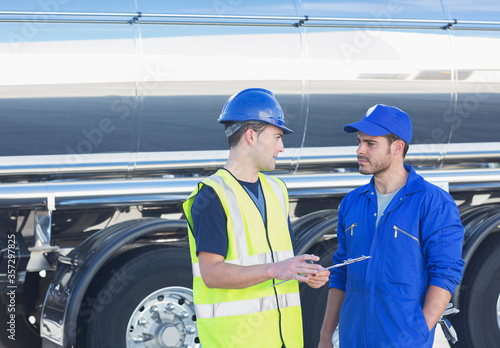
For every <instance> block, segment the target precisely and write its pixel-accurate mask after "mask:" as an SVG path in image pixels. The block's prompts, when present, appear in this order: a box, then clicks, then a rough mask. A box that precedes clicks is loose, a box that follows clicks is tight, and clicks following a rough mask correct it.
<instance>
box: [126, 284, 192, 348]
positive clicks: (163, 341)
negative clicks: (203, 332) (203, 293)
mask: <svg viewBox="0 0 500 348" xmlns="http://www.w3.org/2000/svg"><path fill="white" fill-rule="evenodd" d="M127 328H128V332H127V348H142V347H148V348H199V347H201V345H200V343H199V339H198V330H197V327H196V315H195V310H194V303H193V291H192V290H191V289H188V288H183V287H168V288H164V289H160V290H158V291H155V292H154V293H152V294H150V295H149V296H147V297H146V298H145V299H144V300H142V302H141V303H140V304H139V305H138V306H137V307H136V309H135V310H134V312H133V313H132V316H131V317H130V320H129V323H128V326H127Z"/></svg>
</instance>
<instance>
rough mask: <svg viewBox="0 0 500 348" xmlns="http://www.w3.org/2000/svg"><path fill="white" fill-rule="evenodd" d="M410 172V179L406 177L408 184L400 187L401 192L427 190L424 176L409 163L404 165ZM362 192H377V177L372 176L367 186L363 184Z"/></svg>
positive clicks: (407, 193)
mask: <svg viewBox="0 0 500 348" xmlns="http://www.w3.org/2000/svg"><path fill="white" fill-rule="evenodd" d="M404 167H405V169H406V171H407V172H408V173H409V174H408V179H406V184H405V185H404V186H403V187H402V188H401V189H400V193H402V194H404V195H405V196H406V195H409V194H412V193H415V192H418V191H422V190H425V180H424V178H422V176H420V175H418V174H417V173H416V172H415V169H413V167H412V166H411V165H409V164H405V165H404ZM360 189H361V192H363V193H366V192H375V179H374V178H373V176H372V178H371V180H370V182H369V183H368V184H366V185H365V186H362V187H361V188H360Z"/></svg>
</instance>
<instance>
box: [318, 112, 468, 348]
mask: <svg viewBox="0 0 500 348" xmlns="http://www.w3.org/2000/svg"><path fill="white" fill-rule="evenodd" d="M344 131H346V132H347V133H357V139H358V143H359V146H358V148H357V151H356V153H357V155H358V165H359V171H360V173H362V174H367V175H368V174H371V175H373V177H372V179H371V181H370V183H369V184H367V185H364V186H361V187H359V188H357V189H356V190H354V191H352V192H350V193H349V194H348V195H347V196H346V197H345V198H344V199H343V200H342V203H341V205H340V208H339V214H338V215H339V219H338V228H337V238H338V250H337V252H336V253H335V255H334V256H333V261H334V263H339V262H342V261H343V260H346V259H349V258H355V257H358V256H360V255H370V256H372V258H371V259H369V260H368V261H367V262H359V263H356V264H353V265H351V266H349V267H344V268H337V269H334V270H332V272H331V276H330V290H329V295H328V304H327V309H326V313H325V318H324V321H323V326H322V328H321V338H320V344H319V347H321V348H324V347H332V346H333V345H332V334H333V333H334V330H335V328H336V327H337V324H338V326H339V338H340V347H391V348H399V347H412V348H414V347H432V345H433V341H434V329H435V326H436V323H437V322H438V320H439V319H440V317H441V315H442V314H443V312H444V310H445V308H446V306H447V304H448V303H449V301H450V299H451V295H452V294H453V292H454V290H455V288H456V286H457V285H458V283H459V282H460V280H461V277H462V270H463V266H464V261H463V260H462V257H461V254H462V242H463V235H464V229H463V227H462V225H461V223H460V216H459V212H458V208H457V206H456V204H455V202H454V201H453V199H452V198H451V196H450V195H449V194H448V193H447V192H446V191H444V190H442V189H441V188H439V187H437V186H435V185H433V184H431V183H429V182H427V181H425V180H424V179H423V178H422V177H421V176H420V175H418V174H417V173H416V172H415V170H414V169H413V168H412V167H411V166H410V165H405V164H404V163H403V161H404V158H405V156H406V152H407V151H408V147H409V144H410V141H411V137H412V125H411V121H410V117H409V116H408V115H407V114H406V113H405V112H404V111H402V110H400V109H398V108H396V107H393V106H387V105H381V104H377V105H375V106H373V107H371V108H370V109H369V110H368V112H367V113H366V115H365V117H364V118H363V119H362V120H361V121H359V122H355V123H352V124H349V125H347V126H345V127H344Z"/></svg>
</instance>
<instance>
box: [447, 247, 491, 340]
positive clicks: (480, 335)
mask: <svg viewBox="0 0 500 348" xmlns="http://www.w3.org/2000/svg"><path fill="white" fill-rule="evenodd" d="M490 241H491V242H493V243H488V244H489V247H488V248H486V249H483V250H482V251H480V252H481V253H482V254H483V255H487V256H486V257H485V258H484V259H482V260H480V261H479V262H477V263H476V265H475V266H476V267H477V268H475V267H473V270H472V271H471V272H469V277H468V279H467V280H466V282H465V283H464V284H463V289H462V291H463V293H462V294H461V296H460V298H461V300H460V303H461V305H460V313H458V314H456V315H453V316H450V318H449V319H450V321H451V322H452V323H453V325H454V327H455V328H456V330H457V334H458V342H457V344H456V345H454V347H464V348H465V347H467V348H486V347H498V345H499V342H500V327H499V326H500V317H499V315H500V314H498V313H497V309H498V308H497V306H498V305H499V301H500V257H499V255H500V238H496V239H493V240H490Z"/></svg>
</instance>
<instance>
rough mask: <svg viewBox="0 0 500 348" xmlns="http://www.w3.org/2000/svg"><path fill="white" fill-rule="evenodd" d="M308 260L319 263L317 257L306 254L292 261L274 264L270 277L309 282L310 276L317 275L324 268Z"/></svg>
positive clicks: (291, 259) (293, 258)
mask: <svg viewBox="0 0 500 348" xmlns="http://www.w3.org/2000/svg"><path fill="white" fill-rule="evenodd" d="M307 260H311V261H313V262H314V261H319V257H318V256H316V255H309V254H304V255H300V256H295V257H292V258H290V259H287V260H284V261H281V262H277V263H274V264H272V266H271V267H270V276H271V278H273V279H279V280H291V279H296V280H298V281H300V282H307V281H308V278H307V275H308V274H316V273H318V271H319V270H320V269H322V268H323V266H321V265H319V264H316V263H308V262H307Z"/></svg>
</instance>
